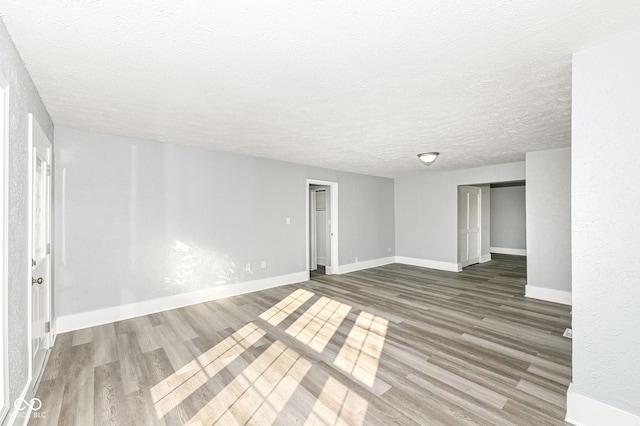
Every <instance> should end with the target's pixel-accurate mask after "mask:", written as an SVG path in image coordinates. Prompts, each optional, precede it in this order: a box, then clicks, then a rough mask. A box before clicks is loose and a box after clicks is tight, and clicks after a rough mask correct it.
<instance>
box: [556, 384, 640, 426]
mask: <svg viewBox="0 0 640 426" xmlns="http://www.w3.org/2000/svg"><path fill="white" fill-rule="evenodd" d="M565 420H566V421H567V422H569V423H571V424H574V425H578V426H590V425H616V426H638V425H640V417H639V416H637V415H635V414H631V413H629V412H628V411H624V410H621V409H619V408H616V407H612V406H610V405H607V404H605V403H603V402H600V401H597V400H595V399H591V398H589V397H586V396H584V395H580V394H579V393H576V392H575V391H574V390H573V383H570V384H569V389H567V416H566V418H565Z"/></svg>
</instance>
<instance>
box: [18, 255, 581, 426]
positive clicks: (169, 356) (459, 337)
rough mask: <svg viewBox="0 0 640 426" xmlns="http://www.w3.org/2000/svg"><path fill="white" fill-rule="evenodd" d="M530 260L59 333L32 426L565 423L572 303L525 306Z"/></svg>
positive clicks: (313, 284) (309, 290) (352, 280)
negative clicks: (567, 332) (566, 331)
mask: <svg viewBox="0 0 640 426" xmlns="http://www.w3.org/2000/svg"><path fill="white" fill-rule="evenodd" d="M525 265H526V264H525V258H523V257H515V256H505V255H494V260H492V261H491V262H488V263H485V264H481V265H475V266H472V267H468V268H465V270H464V271H463V272H461V273H449V272H443V271H436V270H431V269H424V268H418V267H412V266H406V265H400V264H393V265H389V266H384V267H379V268H373V269H369V270H365V271H359V272H355V273H351V274H346V275H340V276H335V275H333V276H321V275H320V276H316V277H314V278H313V279H312V280H311V281H308V282H305V283H301V284H297V285H290V286H285V287H279V288H274V289H270V290H266V291H261V292H258V293H253V294H247V295H242V296H236V297H232V298H228V299H224V300H219V301H213V302H206V303H202V304H199V305H194V306H190V307H186V308H181V309H176V310H172V311H167V312H163V313H158V314H153V315H148V316H144V317H139V318H135V319H131V320H126V321H120V322H116V323H113V324H107V325H103V326H98V327H93V328H90V329H84V330H79V331H75V332H71V333H65V334H61V335H59V336H58V337H57V340H56V343H55V345H54V348H53V349H52V352H51V355H50V357H49V360H48V363H47V366H46V369H45V372H44V374H43V378H42V381H41V384H40V386H39V388H38V391H37V397H38V398H40V399H41V400H42V403H43V405H42V408H41V409H40V410H39V413H46V417H45V418H40V419H34V418H32V419H31V421H30V424H65V425H67V424H69V425H71V424H75V425H91V424H96V425H98V424H100V425H102V424H109V425H144V424H148V425H156V424H158V425H163V424H166V425H182V424H188V423H191V424H214V423H215V424H222V425H227V424H256V425H261V426H262V425H268V424H278V425H294V424H309V425H357V424H365V425H390V424H401V425H416V424H420V425H474V424H477V425H557V424H565V423H564V422H563V418H564V415H565V393H566V390H567V386H568V384H569V382H570V380H571V340H569V339H566V338H563V337H562V333H563V331H564V329H565V328H566V327H569V326H570V322H571V321H570V307H568V306H563V305H557V304H553V303H548V302H542V301H536V300H531V299H525V298H524V297H523V294H524V284H525V277H526V271H525ZM216 422H217V423H216Z"/></svg>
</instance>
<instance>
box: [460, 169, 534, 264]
mask: <svg viewBox="0 0 640 426" xmlns="http://www.w3.org/2000/svg"><path fill="white" fill-rule="evenodd" d="M494 198H495V200H494ZM525 210H526V207H525V181H504V182H491V183H482V184H471V185H461V186H459V187H458V270H459V271H461V270H462V268H464V267H466V266H469V265H472V264H476V263H484V262H488V261H490V260H491V255H492V253H497V254H510V255H514V254H515V255H522V256H526V235H525ZM505 247H506V248H505Z"/></svg>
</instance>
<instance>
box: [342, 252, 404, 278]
mask: <svg viewBox="0 0 640 426" xmlns="http://www.w3.org/2000/svg"><path fill="white" fill-rule="evenodd" d="M395 261H396V258H395V257H394V256H390V257H383V258H380V259H372V260H365V261H362V262H355V263H348V264H346V265H340V266H339V267H338V268H339V270H338V273H339V274H348V273H349V272H355V271H361V270H363V269H369V268H376V267H378V266H384V265H390V264H392V263H395Z"/></svg>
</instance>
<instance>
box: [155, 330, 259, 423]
mask: <svg viewBox="0 0 640 426" xmlns="http://www.w3.org/2000/svg"><path fill="white" fill-rule="evenodd" d="M265 334H266V332H265V331H264V330H262V329H261V328H260V327H258V326H257V325H255V324H254V323H249V324H247V325H245V326H244V327H242V328H241V329H240V330H238V331H236V332H235V333H233V334H232V335H231V336H229V337H227V338H226V339H224V340H223V341H222V342H220V343H218V344H217V345H215V346H214V347H212V348H211V349H209V350H208V351H207V352H205V353H203V354H202V355H200V356H199V357H198V358H197V359H195V360H193V361H191V362H190V363H188V364H187V365H185V366H184V367H182V368H181V369H180V370H178V371H176V372H175V373H173V374H172V375H171V376H169V377H167V378H166V379H164V380H163V381H161V382H160V383H158V384H157V385H155V386H154V387H152V388H151V399H152V400H153V403H154V406H155V409H156V415H157V416H158V418H159V419H161V418H162V417H164V416H165V415H166V414H167V413H168V412H169V411H171V410H173V409H174V408H175V407H177V406H178V405H179V404H180V403H181V402H182V401H184V400H185V399H186V398H188V397H189V396H190V395H191V394H192V393H193V392H195V391H196V390H197V389H198V388H200V387H201V386H202V385H204V384H205V383H206V382H207V381H208V380H209V379H210V378H212V377H214V376H215V375H216V374H218V373H219V372H220V371H221V370H222V369H223V368H225V367H226V366H227V365H229V364H230V363H231V362H233V361H234V360H235V359H236V358H237V357H239V356H240V355H241V354H242V353H243V352H244V351H245V350H247V348H249V347H250V346H252V345H253V344H255V343H256V342H257V341H258V340H260V339H261V338H262V337H263V336H264V335H265Z"/></svg>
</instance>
